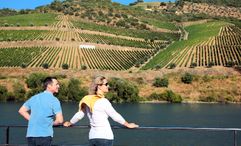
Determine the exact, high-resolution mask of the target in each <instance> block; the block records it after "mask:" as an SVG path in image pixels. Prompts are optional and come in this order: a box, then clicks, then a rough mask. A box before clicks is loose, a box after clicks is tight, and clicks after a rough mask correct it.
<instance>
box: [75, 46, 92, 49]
mask: <svg viewBox="0 0 241 146" xmlns="http://www.w3.org/2000/svg"><path fill="white" fill-rule="evenodd" d="M79 48H80V49H95V46H94V45H79Z"/></svg>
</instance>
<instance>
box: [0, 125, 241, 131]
mask: <svg viewBox="0 0 241 146" xmlns="http://www.w3.org/2000/svg"><path fill="white" fill-rule="evenodd" d="M0 127H15V128H18V127H23V128H24V127H27V126H26V125H0ZM54 127H55V128H66V127H64V126H62V125H59V126H54ZM111 127H112V128H113V129H128V128H126V127H123V126H116V125H113V126H111ZM68 128H83V129H84V128H90V126H89V125H76V126H71V127H68ZM135 130H203V131H241V128H206V127H204V128H199V127H160V126H140V127H138V128H135Z"/></svg>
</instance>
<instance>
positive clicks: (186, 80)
mask: <svg viewBox="0 0 241 146" xmlns="http://www.w3.org/2000/svg"><path fill="white" fill-rule="evenodd" d="M181 79H182V82H183V83H185V84H191V83H192V81H193V75H192V74H190V73H185V74H184V75H183V76H182V78H181Z"/></svg>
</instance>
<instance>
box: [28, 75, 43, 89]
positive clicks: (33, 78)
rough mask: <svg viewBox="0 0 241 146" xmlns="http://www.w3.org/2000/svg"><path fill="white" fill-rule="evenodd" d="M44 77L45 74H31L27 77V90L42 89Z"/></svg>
mask: <svg viewBox="0 0 241 146" xmlns="http://www.w3.org/2000/svg"><path fill="white" fill-rule="evenodd" d="M46 77H47V74H43V73H32V74H30V75H29V76H28V77H27V79H26V84H27V86H28V88H31V89H34V88H42V87H43V84H42V83H43V81H44V79H45V78H46Z"/></svg>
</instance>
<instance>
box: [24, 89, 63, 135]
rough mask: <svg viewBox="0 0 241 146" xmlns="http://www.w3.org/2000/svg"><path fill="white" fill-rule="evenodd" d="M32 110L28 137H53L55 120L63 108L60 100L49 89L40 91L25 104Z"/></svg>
mask: <svg viewBox="0 0 241 146" xmlns="http://www.w3.org/2000/svg"><path fill="white" fill-rule="evenodd" d="M23 106H24V107H26V108H27V109H29V110H30V112H31V114H30V119H29V121H28V130H27V137H47V136H51V137H53V121H54V117H55V115H56V114H57V113H61V112H62V109H61V106H60V102H59V100H58V99H57V98H56V97H55V96H54V95H53V94H52V93H51V92H48V91H44V92H42V93H39V94H37V95H35V96H33V97H31V98H30V99H29V100H27V101H26V102H25V103H24V104H23Z"/></svg>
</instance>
